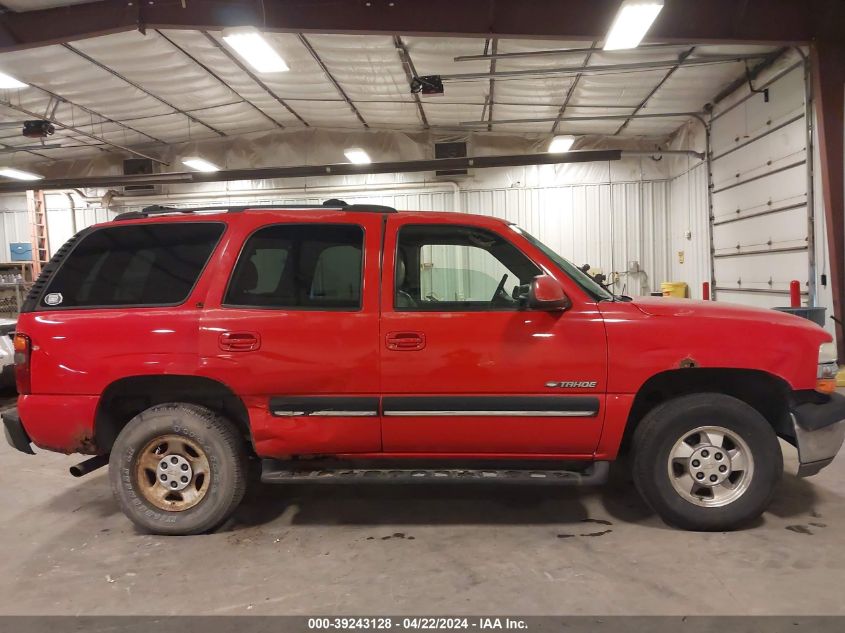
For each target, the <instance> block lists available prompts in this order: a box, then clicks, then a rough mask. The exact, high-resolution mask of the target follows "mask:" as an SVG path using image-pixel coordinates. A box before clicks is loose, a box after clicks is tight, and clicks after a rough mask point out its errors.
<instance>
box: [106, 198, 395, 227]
mask: <svg viewBox="0 0 845 633" xmlns="http://www.w3.org/2000/svg"><path fill="white" fill-rule="evenodd" d="M288 209H296V210H302V209H321V210H336V211H355V212H358V213H361V212H365V213H397V211H396V209H394V208H393V207H386V206H383V205H380V204H347V203H346V202H344V201H343V200H337V199H332V200H326V201H325V202H324V203H323V204H243V205H228V204H224V205H214V206H208V207H195V208H179V207H166V206H164V205H160V204H154V205H152V206H149V207H144V208H143V209H141V210H140V211H127V212H126V213H120V214H118V215H117V216H115V218H114V221H115V222H119V221H122V220H138V219H142V218H149V217H151V216H156V215H174V214H179V213H182V214H190V213H197V212H204V211H220V212H222V213H241V212H242V211H253V210H268V211H285V210H288Z"/></svg>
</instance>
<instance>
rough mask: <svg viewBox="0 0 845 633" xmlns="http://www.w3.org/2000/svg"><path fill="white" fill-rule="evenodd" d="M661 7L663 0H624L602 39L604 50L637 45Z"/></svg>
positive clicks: (615, 49)
mask: <svg viewBox="0 0 845 633" xmlns="http://www.w3.org/2000/svg"><path fill="white" fill-rule="evenodd" d="M662 8H663V0H624V2H623V3H622V6H621V7H619V11H618V12H617V13H616V18H615V19H614V20H613V26H611V27H610V32H609V33H608V34H607V38H606V39H605V41H604V50H606V51H618V50H622V49H625V48H636V47H637V46H639V44H640V42H641V41H642V39H643V37H645V34H646V33H647V32H648V29H649V28H650V27H651V24H652V22H654V20H655V18H656V17H657V14H658V13H660V10H661V9H662Z"/></svg>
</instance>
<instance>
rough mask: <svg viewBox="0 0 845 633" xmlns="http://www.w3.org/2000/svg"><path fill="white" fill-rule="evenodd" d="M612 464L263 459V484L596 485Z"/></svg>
mask: <svg viewBox="0 0 845 633" xmlns="http://www.w3.org/2000/svg"><path fill="white" fill-rule="evenodd" d="M609 470H610V462H592V463H590V464H589V465H588V466H587V467H586V468H585V469H584V470H582V471H577V470H551V469H546V468H543V469H527V468H525V469H522V468H519V469H507V470H497V469H491V468H479V469H472V468H431V469H426V468H343V467H342V466H337V467H333V468H307V467H306V466H305V465H302V464H299V463H297V464H293V463H291V462H289V461H287V462H285V461H278V460H275V459H264V460H262V462H261V481H262V482H264V483H267V484H289V483H307V484H314V483H327V484H341V483H368V482H371V483H399V484H409V483H432V482H443V483H479V482H483V483H509V484H552V485H556V486H594V485H599V484H603V483H605V482H606V481H607V474H608V472H609Z"/></svg>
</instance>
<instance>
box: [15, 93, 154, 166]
mask: <svg viewBox="0 0 845 633" xmlns="http://www.w3.org/2000/svg"><path fill="white" fill-rule="evenodd" d="M0 106H2V107H4V108H8V109H9V110H15V111H16V112H20V113H21V114H25V115H27V116H31V117H33V118H34V119H40V118H41V116H42V115H41V114H39V113H38V112H33V111H32V110H28V109H27V108H24V107H21V106H19V105H15V104H14V103H11V102H10V101H6V100H5V99H0ZM51 123H53V124H54V125H57V126H59V127H60V128H63V129H65V130H70V131H71V132H75V133H76V134H80V135H82V136H85V137H87V138H92V139H94V140H95V141H99V142H100V143H103V144H104V145H109V146H111V147H113V148H115V149H120V150H123V151H124V152H129V153H130V154H135V155H136V156H139V157H140V158H147V159H149V160H152V161H155V162H156V163H161V164H162V165H169V164H170V163H167V162H165V161H163V160H161V159H160V158H155V157H154V156H150V155H148V154H144V153H143V152H139V151H138V150H135V149H132V148H131V147H126V146H125V145H120V144H119V143H113V142H112V141H108V140H106V139H105V138H103V137H102V136H98V135H96V134H92V133H91V132H86V131H85V130H82V129H80V128H78V127H76V126H74V125H68V124H67V123H62V122H61V121H57V120H55V119H53V120H52V121H51Z"/></svg>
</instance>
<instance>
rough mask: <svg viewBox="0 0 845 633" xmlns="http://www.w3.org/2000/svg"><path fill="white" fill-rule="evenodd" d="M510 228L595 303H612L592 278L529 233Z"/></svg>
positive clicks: (607, 293) (611, 296) (610, 295)
mask: <svg viewBox="0 0 845 633" xmlns="http://www.w3.org/2000/svg"><path fill="white" fill-rule="evenodd" d="M510 227H511V229H512V230H513V231H514V232H516V233H519V234H520V235H521V236H522V237H524V238H525V239H526V240H528V241H529V242H531V243H532V244H533V245H534V246H536V247H537V248H538V249H539V250H540V251H542V252H543V254H544V255H545V256H546V257H548V258H549V259H550V260H552V261H553V262H554V263H555V265H556V266H557V267H558V268H560V270H561V271H563V273H564V274H565V275H567V276H568V277H570V278H571V279H572V281H574V282H575V283H576V284H578V286H579V287H580V288H581V290H583V291H584V292H586V293H587V294H588V295H590V296H591V297H592V298H593V299H595V300H596V301H612V300H613V295H612V294H611V293H610V292H608V291H607V290H606V289H605V288H603V287H602V286H600V285H599V284H597V283H596V282H595V281H593V280H592V278H590V276H589V275H587V274H586V273H584V272H583V271H581V270H580V269H579V268H578V267H577V266H575V265H574V264H573V263H572V262H570V261H568V260H566V259H564V258H563V257H561V256H560V255H558V254H557V253H555V252H554V251H553V250H552V249H550V248H549V247H548V246H546V245H545V244H543V243H542V242H541V241H540V240H538V239H537V238H536V237H534V236H533V235H530V234H529V233H527V232H525V231H523V230H522V229H521V228H519V227H518V226H517V225H516V224H511V225H510Z"/></svg>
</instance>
